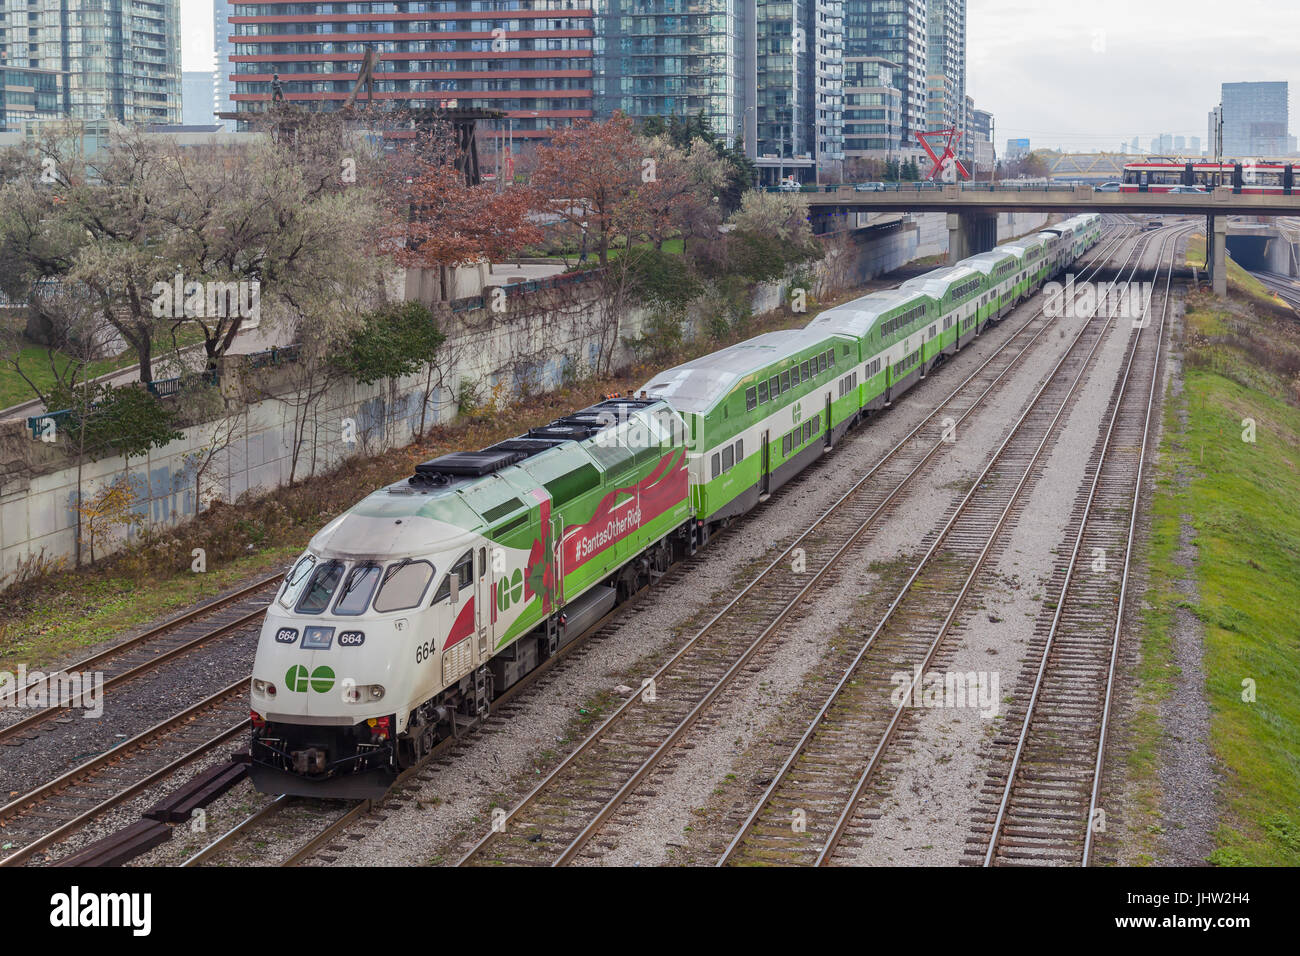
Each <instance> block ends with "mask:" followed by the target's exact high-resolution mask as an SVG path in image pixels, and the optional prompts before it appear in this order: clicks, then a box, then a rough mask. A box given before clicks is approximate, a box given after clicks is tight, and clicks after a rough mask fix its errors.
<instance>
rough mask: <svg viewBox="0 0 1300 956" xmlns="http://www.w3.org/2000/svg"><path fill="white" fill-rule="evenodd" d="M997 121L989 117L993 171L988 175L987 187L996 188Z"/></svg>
mask: <svg viewBox="0 0 1300 956" xmlns="http://www.w3.org/2000/svg"><path fill="white" fill-rule="evenodd" d="M997 131H998V121H997V119H995V118H994V117H992V116H990V117H989V143H990V144H991V145H992V146H993V171H992V172H990V173H989V186H991V187H992V188H994V189H996V188H997V186H998V132H997Z"/></svg>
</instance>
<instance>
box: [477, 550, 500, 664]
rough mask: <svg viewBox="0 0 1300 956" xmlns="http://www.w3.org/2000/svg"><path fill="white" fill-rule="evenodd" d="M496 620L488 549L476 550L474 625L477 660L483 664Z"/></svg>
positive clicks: (489, 653) (488, 652) (489, 650)
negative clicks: (476, 571)
mask: <svg viewBox="0 0 1300 956" xmlns="http://www.w3.org/2000/svg"><path fill="white" fill-rule="evenodd" d="M495 618H496V604H495V603H494V602H493V601H492V568H491V563H490V560H489V557H488V549H487V548H485V547H480V548H479V549H478V574H476V575H475V576H474V625H475V627H476V628H477V633H478V659H479V663H480V664H481V663H483V662H484V661H486V660H487V659H488V657H489V656H490V655H491V653H492V646H493V644H492V628H491V626H490V625H491V623H492V621H493V620H495Z"/></svg>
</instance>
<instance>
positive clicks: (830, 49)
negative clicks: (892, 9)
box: [595, 0, 844, 172]
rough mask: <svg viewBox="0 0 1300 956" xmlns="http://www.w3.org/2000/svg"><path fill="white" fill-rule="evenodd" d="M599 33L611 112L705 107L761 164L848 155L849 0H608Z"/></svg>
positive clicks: (601, 80) (604, 101) (690, 111)
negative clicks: (846, 33) (846, 74)
mask: <svg viewBox="0 0 1300 956" xmlns="http://www.w3.org/2000/svg"><path fill="white" fill-rule="evenodd" d="M597 37H598V39H597V43H596V49H597V63H598V67H597V71H596V81H595V89H596V94H597V97H596V99H597V109H598V112H599V113H600V114H601V115H608V114H610V113H612V112H613V111H614V110H621V111H623V112H624V113H626V114H628V115H629V116H632V117H634V118H638V119H643V118H646V117H650V116H674V115H676V116H682V117H685V116H694V115H697V114H699V113H701V112H702V113H703V114H704V116H705V118H706V119H707V120H708V121H709V123H710V125H711V126H712V128H713V131H714V132H715V133H717V134H718V135H719V136H721V137H724V138H725V139H726V140H727V141H728V142H735V141H736V140H737V139H741V140H743V141H744V143H745V146H746V151H747V152H748V154H749V155H750V156H751V157H752V158H754V159H755V160H756V162H757V163H758V166H759V167H760V169H761V170H766V169H767V168H768V167H769V166H770V167H771V169H772V171H773V172H776V171H778V170H784V171H786V172H792V171H794V170H800V169H802V170H806V171H810V170H811V169H813V168H814V167H817V166H823V167H824V166H829V165H833V164H834V163H836V162H837V161H839V160H840V159H842V158H843V155H844V102H843V97H844V39H843V2H842V0H606V2H605V4H604V5H603V6H602V7H601V15H600V16H599V17H598V18H597Z"/></svg>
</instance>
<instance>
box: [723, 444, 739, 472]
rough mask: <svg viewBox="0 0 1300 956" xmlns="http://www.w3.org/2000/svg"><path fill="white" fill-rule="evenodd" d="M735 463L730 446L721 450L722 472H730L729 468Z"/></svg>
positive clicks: (733, 453)
mask: <svg viewBox="0 0 1300 956" xmlns="http://www.w3.org/2000/svg"><path fill="white" fill-rule="evenodd" d="M735 463H736V452H735V449H733V448H732V447H731V446H730V445H728V446H727V447H726V448H724V449H722V470H723V471H731V466H732V465H734V464H735Z"/></svg>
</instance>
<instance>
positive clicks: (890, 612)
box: [717, 236, 1149, 866]
mask: <svg viewBox="0 0 1300 956" xmlns="http://www.w3.org/2000/svg"><path fill="white" fill-rule="evenodd" d="M1148 244H1149V239H1148V238H1146V237H1143V236H1139V237H1138V242H1137V243H1136V244H1135V248H1134V251H1133V253H1131V254H1130V256H1129V259H1130V260H1132V269H1131V271H1130V278H1129V280H1128V283H1126V285H1127V284H1131V282H1132V281H1133V278H1132V277H1133V276H1135V275H1136V273H1137V270H1138V268H1139V267H1140V265H1141V258H1142V253H1143V252H1144V251H1145V249H1146V248H1147V245H1148ZM1127 268H1128V264H1127V263H1126V264H1125V266H1124V269H1127ZM1123 271H1124V270H1123V269H1121V272H1123ZM1117 282H1118V280H1113V281H1112V282H1110V283H1108V287H1109V286H1114V285H1116V284H1117ZM1104 302H1105V298H1104V297H1103V296H1098V305H1097V308H1096V309H1095V310H1094V314H1095V312H1097V311H1100V309H1101V306H1102V304H1104ZM1111 321H1113V320H1108V322H1107V327H1109V324H1110V322H1111ZM1105 331H1106V329H1103V330H1102V332H1101V333H1099V334H1098V335H1097V339H1096V341H1095V342H1094V343H1093V345H1092V347H1091V349H1089V351H1088V354H1087V355H1086V356H1085V357H1084V359H1083V361H1082V363H1081V365H1080V369H1079V373H1078V375H1076V377H1075V379H1074V381H1073V382H1072V383H1071V385H1070V388H1069V390H1068V391H1067V392H1066V395H1065V396H1064V397H1063V398H1062V401H1061V406H1060V408H1059V409H1058V410H1057V412H1056V414H1055V415H1054V416H1053V418H1052V421H1051V422H1050V423H1049V424H1048V426H1047V428H1046V429H1045V431H1044V435H1043V438H1042V440H1041V441H1040V442H1039V444H1038V447H1037V448H1036V449H1035V451H1034V453H1033V456H1032V458H1031V459H1030V461H1029V462H1028V464H1027V465H1026V467H1025V471H1024V474H1023V475H1022V476H1021V479H1020V481H1019V483H1018V484H1017V486H1016V488H1015V489H1014V490H1013V492H1012V494H1011V496H1010V497H1009V499H1008V502H1007V505H1006V507H1005V508H1004V509H1003V512H1002V514H1001V515H1000V516H999V518H998V520H997V522H996V524H995V526H994V529H993V532H992V533H991V534H990V535H989V537H988V540H987V542H986V543H985V546H984V548H983V550H982V551H981V553H980V555H979V556H978V557H977V559H976V562H975V565H974V567H973V568H972V570H971V572H970V574H969V575H968V576H967V578H966V580H965V581H964V583H963V585H962V587H961V590H960V592H959V594H958V596H957V598H956V600H954V602H953V606H952V609H951V610H950V611H949V613H948V615H947V617H946V619H945V621H944V623H943V625H942V626H941V627H940V629H939V632H938V635H937V636H936V638H935V641H934V642H933V644H932V645H931V647H930V649H929V652H928V654H927V655H926V657H925V662H926V663H928V662H929V660H931V659H932V657H933V655H934V653H935V652H936V650H937V648H938V646H939V644H940V642H941V640H942V637H943V635H944V633H945V632H946V631H947V628H948V627H949V626H950V625H951V622H952V620H953V619H954V618H955V616H956V614H957V612H958V610H959V609H960V606H961V603H962V601H963V600H964V598H965V596H966V594H967V593H968V591H969V588H970V586H971V584H972V582H973V581H974V579H975V576H976V575H977V574H978V572H979V570H980V568H981V567H982V565H983V563H984V561H985V559H986V557H987V555H988V553H989V551H990V550H991V548H992V546H993V543H994V541H995V540H996V538H997V536H998V534H999V532H1000V529H1001V528H1002V525H1003V524H1004V522H1005V521H1006V518H1007V516H1008V515H1009V514H1010V512H1011V510H1012V508H1013V507H1014V505H1015V503H1016V501H1017V500H1018V499H1019V497H1020V494H1021V492H1022V490H1023V488H1024V487H1025V485H1026V483H1027V482H1028V480H1029V478H1030V476H1031V475H1032V473H1033V467H1034V465H1035V463H1036V462H1037V460H1038V458H1039V456H1040V455H1041V454H1042V450H1043V448H1045V447H1046V445H1047V442H1048V440H1049V439H1050V438H1051V436H1052V434H1053V433H1054V432H1055V428H1056V424H1057V423H1058V422H1059V420H1060V418H1061V416H1062V415H1063V414H1064V412H1065V409H1066V407H1067V405H1068V403H1069V400H1070V398H1071V396H1072V395H1073V394H1074V392H1075V390H1076V389H1077V387H1078V384H1079V382H1080V381H1081V380H1082V378H1083V376H1084V374H1085V373H1086V372H1087V371H1088V369H1089V367H1090V365H1091V359H1092V356H1093V355H1094V354H1095V352H1096V351H1097V349H1098V348H1099V347H1100V345H1101V342H1102V341H1103V339H1104V333H1105ZM1088 332H1089V326H1088V325H1087V324H1086V323H1085V325H1084V326H1083V327H1082V328H1081V329H1080V331H1079V333H1078V335H1076V336H1075V339H1074V341H1073V342H1071V345H1070V348H1069V349H1068V350H1067V351H1066V352H1065V354H1064V355H1062V357H1061V359H1060V361H1059V362H1058V363H1057V364H1056V366H1055V367H1054V368H1053V370H1052V372H1050V373H1049V374H1048V376H1047V377H1046V379H1045V381H1044V382H1043V384H1042V385H1041V386H1040V387H1039V389H1038V391H1037V392H1036V393H1035V394H1034V395H1033V396H1032V398H1031V399H1030V401H1029V404H1028V406H1027V407H1026V409H1025V411H1024V412H1023V413H1022V414H1021V415H1020V417H1019V418H1018V419H1017V421H1016V422H1015V424H1014V425H1013V427H1012V429H1011V431H1010V432H1009V433H1008V435H1007V437H1006V438H1005V440H1004V441H1003V442H1002V444H1001V445H1000V446H999V447H998V449H997V450H996V451H995V452H994V454H993V456H992V458H991V459H990V461H989V462H988V464H987V466H986V467H985V469H984V471H983V472H982V473H981V474H980V476H979V477H978V478H977V479H975V480H974V481H973V482H972V484H971V488H970V490H969V491H968V492H967V494H966V496H965V497H964V498H963V499H962V501H961V502H960V503H959V504H958V506H957V508H956V510H955V511H954V513H953V514H952V515H951V516H950V518H949V519H948V521H947V522H946V523H945V525H944V527H943V528H942V529H941V530H940V531H939V533H938V535H937V537H936V539H935V541H934V542H933V543H932V544H931V546H930V548H929V549H928V550H927V552H926V553H925V555H924V556H923V557H922V558H921V559H920V561H919V562H918V564H917V566H916V567H915V568H914V569H913V571H912V573H911V575H910V576H909V578H908V580H907V582H906V584H904V585H903V587H902V588H901V589H900V590H899V592H898V594H897V595H896V596H895V598H894V600H893V601H892V602H891V604H890V606H889V607H888V608H887V609H886V611H885V613H884V615H883V616H882V618H881V619H880V621H879V622H878V623H877V625H876V627H875V628H874V629H873V631H872V633H871V635H870V636H869V637H868V639H867V641H866V643H865V644H864V645H863V646H862V648H861V649H860V650H859V651H858V653H857V655H856V656H855V657H854V659H853V661H852V663H851V664H850V665H849V666H848V667H847V668H846V669H845V672H844V675H843V676H842V677H841V679H840V681H839V683H838V684H837V685H836V687H835V689H834V690H833V691H832V692H831V694H830V695H829V696H828V698H827V700H826V702H825V703H824V704H823V705H822V708H821V710H820V711H819V712H818V714H817V715H816V717H814V718H813V720H812V722H811V723H810V724H809V726H808V728H807V729H806V730H805V732H804V734H803V736H802V737H801V738H800V740H799V742H798V743H797V744H796V745H795V747H794V748H793V749H792V751H791V753H790V754H789V756H788V757H787V758H786V760H785V762H784V763H783V765H782V767H781V769H780V770H779V771H778V772H777V774H776V775H775V776H774V777H773V779H772V781H771V783H770V784H769V785H768V787H767V790H766V791H765V792H764V794H763V796H762V798H761V799H760V800H759V802H758V803H757V804H756V805H755V807H754V809H753V810H752V811H751V812H750V814H749V816H748V817H747V818H746V820H745V822H744V823H743V824H742V826H741V827H740V829H739V831H738V832H737V833H736V835H735V836H734V837H733V839H732V840H731V842H730V843H729V844H728V846H727V848H726V850H725V851H724V852H723V854H722V856H721V857H720V858H719V860H718V862H717V865H718V866H723V865H725V864H726V863H727V862H729V861H730V859H731V858H732V856H734V855H735V852H736V851H737V850H738V849H739V847H740V845H741V843H742V842H743V841H744V839H745V837H746V836H747V835H748V833H749V832H750V830H751V829H752V827H753V825H754V823H755V822H756V821H757V819H758V817H759V815H760V814H761V813H762V811H763V809H764V808H765V807H766V806H767V804H768V803H769V801H770V800H771V798H772V796H773V794H774V793H775V792H776V789H777V788H778V787H779V786H780V784H781V782H782V781H783V780H784V779H785V778H786V777H787V775H788V774H789V771H790V769H791V768H792V767H793V765H794V763H795V761H796V760H797V759H798V758H799V756H800V755H801V754H802V753H803V751H804V750H805V748H806V747H807V744H808V743H809V742H810V741H811V739H812V738H813V736H814V734H815V733H816V731H817V730H818V728H819V727H820V726H821V725H822V723H823V721H824V719H825V717H826V715H827V714H828V713H829V712H830V709H831V707H832V706H833V705H834V703H835V701H836V700H837V699H838V698H839V696H840V693H841V692H842V690H843V689H844V687H845V686H846V685H847V684H848V682H849V681H850V680H851V679H852V675H853V674H854V672H856V670H857V668H858V666H859V664H860V663H861V662H862V660H863V659H864V658H865V656H866V654H867V652H868V651H869V650H870V649H871V647H873V646H874V644H875V642H876V639H877V638H878V637H879V635H880V634H881V632H882V631H883V630H884V628H885V626H886V625H887V624H888V623H889V621H890V620H891V619H892V618H893V616H894V614H895V612H896V611H897V609H898V608H899V607H900V606H901V605H902V603H903V602H904V600H905V599H906V597H907V595H908V592H909V591H910V590H911V588H912V586H913V584H914V583H915V582H916V580H917V579H918V578H919V577H920V575H921V572H922V571H923V570H924V569H925V567H926V566H928V564H929V563H930V561H931V559H932V558H933V557H934V555H935V554H936V553H937V552H938V551H939V548H940V546H941V545H942V544H943V542H944V541H945V540H946V539H947V537H948V535H949V533H950V532H951V530H952V528H953V527H954V526H955V525H956V523H957V520H958V519H959V518H960V517H961V515H962V514H963V513H964V512H965V510H966V508H967V506H968V505H969V504H970V502H971V501H972V500H973V498H974V497H975V494H976V492H977V491H978V490H979V487H980V485H981V484H982V483H983V481H984V479H985V478H986V477H987V476H988V475H989V474H990V472H991V471H992V470H993V468H994V467H995V466H996V465H997V463H998V462H999V461H1000V460H1001V458H1002V455H1003V454H1004V452H1005V451H1006V449H1007V448H1008V447H1009V445H1010V444H1011V442H1012V440H1013V439H1014V438H1015V437H1016V435H1017V434H1019V432H1020V430H1021V428H1022V427H1023V426H1024V425H1025V424H1026V423H1027V422H1028V420H1029V417H1030V416H1031V415H1032V414H1033V413H1034V412H1035V411H1036V410H1037V406H1038V402H1039V400H1040V399H1041V397H1042V395H1043V394H1044V393H1045V392H1046V390H1047V389H1048V387H1049V386H1050V385H1051V384H1052V383H1053V381H1054V379H1055V376H1056V374H1057V372H1058V371H1059V370H1060V369H1061V368H1062V367H1063V366H1064V365H1065V364H1066V362H1067V361H1069V360H1070V358H1071V356H1072V355H1073V353H1074V350H1075V347H1076V346H1077V345H1078V343H1079V342H1081V341H1082V340H1083V338H1084V336H1085V335H1087V334H1088ZM923 666H924V665H923ZM905 700H906V698H904V704H905ZM901 709H902V708H900V712H901ZM899 716H900V714H899V713H896V714H895V717H894V720H893V721H892V722H891V724H890V725H889V729H888V730H887V732H886V736H885V737H884V738H882V740H881V742H880V744H879V746H878V747H877V748H876V751H875V753H874V754H873V756H872V758H871V762H870V763H869V764H868V770H867V772H865V773H864V774H862V775H861V776H860V778H859V781H858V784H857V786H856V787H855V789H854V791H853V794H852V796H851V798H850V801H849V802H848V803H847V804H846V806H845V808H844V810H843V812H842V813H841V815H840V817H839V818H838V819H837V822H836V825H835V827H834V828H833V829H832V832H831V836H830V839H829V840H828V842H827V844H826V845H825V846H824V847H823V848H822V851H821V852H820V854H819V856H818V859H817V863H818V865H823V864H824V863H825V862H826V860H827V859H828V858H829V853H830V852H831V851H833V849H834V845H835V844H836V843H838V840H839V836H840V835H841V834H842V832H843V829H844V827H845V826H846V825H847V821H848V819H849V818H850V817H851V813H852V810H853V808H854V806H855V804H856V798H857V797H858V796H859V795H860V793H861V791H862V789H863V788H864V787H865V784H866V781H867V779H868V777H869V775H870V770H871V769H873V768H874V766H875V761H876V760H877V759H878V757H879V755H880V754H881V753H882V752H883V749H884V746H885V743H886V742H887V740H888V735H889V734H890V733H892V729H893V727H894V726H896V724H897V721H898V718H899Z"/></svg>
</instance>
